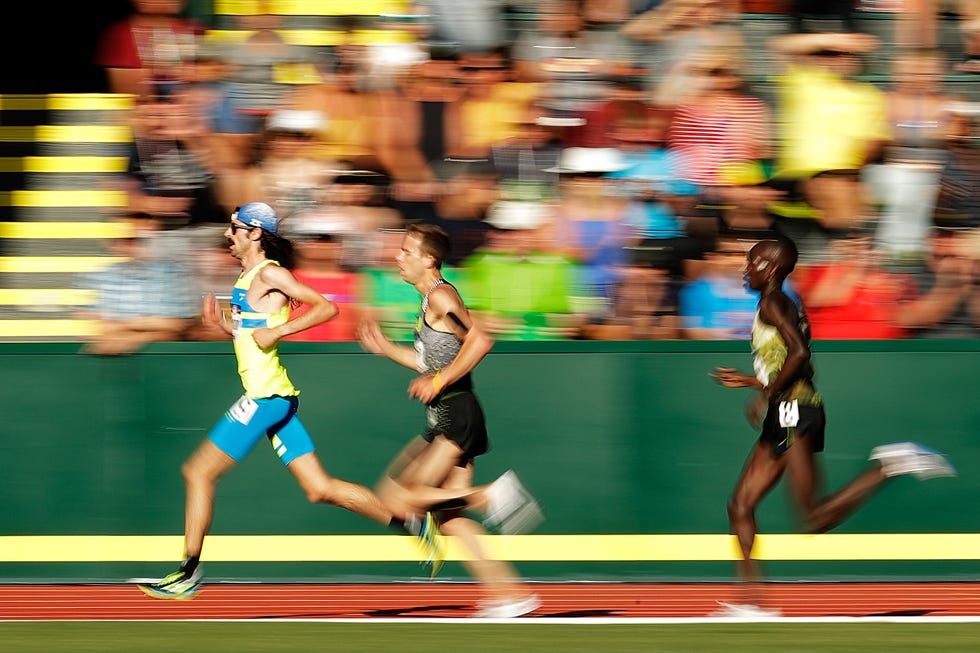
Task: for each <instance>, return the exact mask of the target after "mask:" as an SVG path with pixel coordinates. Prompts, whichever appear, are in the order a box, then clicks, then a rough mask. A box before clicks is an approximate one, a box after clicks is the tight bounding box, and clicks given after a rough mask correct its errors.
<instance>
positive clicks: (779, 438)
mask: <svg viewBox="0 0 980 653" xmlns="http://www.w3.org/2000/svg"><path fill="white" fill-rule="evenodd" d="M826 426H827V417H826V415H825V413H824V410H823V405H822V404H821V405H817V406H806V405H803V404H801V403H799V402H798V401H797V400H795V399H793V400H790V401H771V402H769V411H768V412H767V413H766V420H765V421H764V422H763V423H762V434H761V435H760V436H759V441H760V442H764V443H766V444H768V445H769V448H770V452H771V453H772V457H773V458H778V457H779V456H781V455H783V454H784V453H786V450H787V449H789V448H790V447H791V446H793V443H794V442H795V441H796V440H797V439H799V438H803V437H805V438H806V439H807V441H808V442H809V443H810V449H811V451H813V453H817V452H818V451H823V447H824V430H825V429H826Z"/></svg>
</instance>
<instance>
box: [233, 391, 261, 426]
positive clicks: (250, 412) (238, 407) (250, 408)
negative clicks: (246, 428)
mask: <svg viewBox="0 0 980 653" xmlns="http://www.w3.org/2000/svg"><path fill="white" fill-rule="evenodd" d="M258 409H259V405H258V404H257V403H255V402H254V401H252V400H251V399H249V398H248V397H246V396H244V395H242V397H241V398H240V399H239V400H238V401H236V402H235V403H234V404H232V407H231V408H229V409H228V416H229V417H231V418H232V419H233V420H235V421H236V422H239V423H241V424H248V423H249V422H251V421H252V417H253V416H254V415H255V411H257V410H258Z"/></svg>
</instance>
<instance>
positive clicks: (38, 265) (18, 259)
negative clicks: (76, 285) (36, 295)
mask: <svg viewBox="0 0 980 653" xmlns="http://www.w3.org/2000/svg"><path fill="white" fill-rule="evenodd" d="M125 260H127V259H126V258H125V257H122V256H0V272H6V273H17V272H27V273H35V272H37V273H42V272H96V271H98V270H102V269H103V268H106V267H108V266H109V265H111V264H112V263H119V262H121V261H125Z"/></svg>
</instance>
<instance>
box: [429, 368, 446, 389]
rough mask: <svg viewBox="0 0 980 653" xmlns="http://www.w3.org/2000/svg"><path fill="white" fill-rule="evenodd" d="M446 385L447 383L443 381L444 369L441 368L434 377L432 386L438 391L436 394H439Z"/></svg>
mask: <svg viewBox="0 0 980 653" xmlns="http://www.w3.org/2000/svg"><path fill="white" fill-rule="evenodd" d="M444 387H445V384H444V383H443V382H442V371H441V370H440V371H438V372H436V373H435V375H434V376H433V377H432V388H433V389H434V390H435V391H436V394H439V393H440V392H442V389H443V388H444Z"/></svg>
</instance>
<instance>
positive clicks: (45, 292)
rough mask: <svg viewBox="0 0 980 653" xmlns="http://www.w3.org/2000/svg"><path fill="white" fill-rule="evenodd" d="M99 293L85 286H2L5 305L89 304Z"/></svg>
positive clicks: (0, 296)
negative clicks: (86, 288)
mask: <svg viewBox="0 0 980 653" xmlns="http://www.w3.org/2000/svg"><path fill="white" fill-rule="evenodd" d="M97 297H98V293H96V292H95V291H94V290H85V289H83V288H0V305H4V306H88V305H90V304H94V303H95V302H96V299H97Z"/></svg>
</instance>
